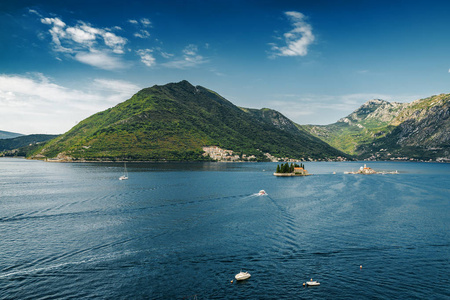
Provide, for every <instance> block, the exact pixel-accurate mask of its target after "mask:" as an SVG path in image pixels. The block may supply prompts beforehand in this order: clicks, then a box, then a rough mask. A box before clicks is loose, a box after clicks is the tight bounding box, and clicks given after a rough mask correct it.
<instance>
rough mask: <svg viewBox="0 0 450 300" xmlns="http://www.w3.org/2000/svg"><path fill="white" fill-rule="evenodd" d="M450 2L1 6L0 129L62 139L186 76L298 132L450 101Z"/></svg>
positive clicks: (25, 2)
mask: <svg viewBox="0 0 450 300" xmlns="http://www.w3.org/2000/svg"><path fill="white" fill-rule="evenodd" d="M449 11H450V2H448V1H413V0H410V1H401V0H398V1H392V0H391V1H384V0H377V1H365V0H358V1H353V0H330V1H323V0H315V1H313V0H310V1H302V0H298V1H284V0H275V1H270V0H254V1H246V0H240V1H235V0H209V1H206V0H204V1H196V0H192V1H181V0H178V1H176V0H165V1H153V0H148V1H137V0H127V1H123V0H121V1H118V0H109V1H96V0H90V1H86V0H76V1H74V0H65V1H60V0H44V1H39V0H37V1H36V0H34V1H29V0H16V1H0V130H3V131H11V132H17V133H22V134H33V133H43V134H44V133H45V134H60V133H64V132H66V131H68V130H69V129H70V128H72V127H73V126H75V125H76V124H77V123H78V122H80V121H82V120H83V119H85V118H87V117H89V116H90V115H92V114H94V113H96V112H99V111H103V110H105V109H107V108H110V107H113V106H115V105H117V104H118V103H121V102H124V101H126V100H127V99H129V98H131V96H132V95H133V94H135V93H136V92H138V91H139V90H140V89H142V88H146V87H151V86H153V85H164V84H167V83H170V82H179V81H181V80H188V81H189V82H190V83H191V84H193V85H200V86H203V87H206V88H208V89H211V90H213V91H215V92H217V93H218V94H220V95H222V96H223V97H225V98H226V99H228V100H229V101H231V102H232V103H234V104H235V105H238V106H242V107H248V108H258V109H259V108H271V109H275V110H277V111H279V112H281V113H282V114H284V115H285V116H287V117H288V118H290V119H291V120H293V121H294V122H296V123H298V124H302V125H303V124H317V125H323V124H331V123H334V122H336V121H337V120H339V119H340V118H342V117H345V116H347V115H348V114H350V113H351V112H352V111H354V110H355V109H357V108H358V107H359V106H361V105H362V104H364V103H365V102H366V101H368V100H370V99H383V100H387V101H391V102H394V101H395V102H411V101H414V100H416V99H420V98H425V97H429V96H432V95H436V94H442V93H450V84H449V83H450V38H449V32H450V18H449V16H448V12H449Z"/></svg>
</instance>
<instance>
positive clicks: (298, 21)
mask: <svg viewBox="0 0 450 300" xmlns="http://www.w3.org/2000/svg"><path fill="white" fill-rule="evenodd" d="M285 14H286V16H287V17H288V18H289V20H290V21H291V23H292V26H293V27H294V28H293V29H292V30H291V31H289V32H286V33H285V34H284V35H283V37H284V41H285V43H286V45H285V46H277V45H276V44H271V45H272V51H273V56H305V55H307V54H308V46H309V45H311V44H312V43H313V42H314V40H315V37H314V34H313V33H312V26H311V25H310V24H308V23H306V22H305V19H306V17H305V15H303V14H302V13H300V12H296V11H288V12H285Z"/></svg>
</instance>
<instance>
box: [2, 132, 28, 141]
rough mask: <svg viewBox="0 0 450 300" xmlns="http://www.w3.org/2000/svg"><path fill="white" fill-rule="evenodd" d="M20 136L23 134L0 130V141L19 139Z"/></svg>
mask: <svg viewBox="0 0 450 300" xmlns="http://www.w3.org/2000/svg"><path fill="white" fill-rule="evenodd" d="M22 135H23V134H20V133H15V132H9V131H2V130H0V140H2V139H12V138H15V137H19V136H22Z"/></svg>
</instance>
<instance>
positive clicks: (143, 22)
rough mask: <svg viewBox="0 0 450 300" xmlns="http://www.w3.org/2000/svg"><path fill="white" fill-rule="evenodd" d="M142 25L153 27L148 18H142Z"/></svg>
mask: <svg viewBox="0 0 450 300" xmlns="http://www.w3.org/2000/svg"><path fill="white" fill-rule="evenodd" d="M141 24H142V25H144V26H145V27H151V25H152V22H150V20H149V19H147V18H142V19H141Z"/></svg>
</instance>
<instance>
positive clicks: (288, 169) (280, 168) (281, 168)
mask: <svg viewBox="0 0 450 300" xmlns="http://www.w3.org/2000/svg"><path fill="white" fill-rule="evenodd" d="M294 168H303V169H304V168H305V166H304V165H303V164H300V165H298V164H294V163H291V164H290V165H289V163H285V164H281V165H277V170H276V173H294Z"/></svg>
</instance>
